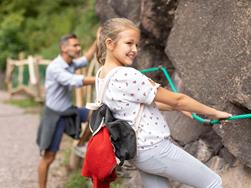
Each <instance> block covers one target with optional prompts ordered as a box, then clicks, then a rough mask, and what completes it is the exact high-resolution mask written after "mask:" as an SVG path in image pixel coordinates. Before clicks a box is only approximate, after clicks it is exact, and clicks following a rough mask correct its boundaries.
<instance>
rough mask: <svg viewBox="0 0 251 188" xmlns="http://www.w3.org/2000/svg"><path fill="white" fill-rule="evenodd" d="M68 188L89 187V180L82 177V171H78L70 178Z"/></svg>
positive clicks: (67, 183)
mask: <svg viewBox="0 0 251 188" xmlns="http://www.w3.org/2000/svg"><path fill="white" fill-rule="evenodd" d="M65 187H66V188H76V187H83V188H85V187H87V179H86V178H84V177H83V176H81V170H77V171H75V172H73V173H71V175H70V177H69V178H68V180H67V182H66V185H65Z"/></svg>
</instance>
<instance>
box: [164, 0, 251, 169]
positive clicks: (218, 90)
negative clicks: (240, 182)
mask: <svg viewBox="0 0 251 188" xmlns="http://www.w3.org/2000/svg"><path fill="white" fill-rule="evenodd" d="M240 2H242V3H240ZM250 21H251V2H249V1H245V2H244V1H233V0H223V1H217V0H212V1H202V0H200V1H196V2H195V1H192V0H189V1H187V0H186V1H185V0H183V1H179V5H178V8H177V10H176V14H175V22H174V27H173V28H172V31H171V34H170V35H169V38H168V41H167V45H166V53H167V54H168V57H169V59H170V60H171V61H172V63H173V64H174V67H175V69H176V71H177V72H178V73H179V75H180V76H181V79H182V81H183V82H184V85H185V86H188V87H186V88H187V90H188V91H189V93H190V94H191V95H192V96H193V97H194V98H196V99H198V100H199V101H201V102H203V103H205V104H207V105H210V106H213V107H216V108H218V109H221V110H226V111H229V112H231V113H233V114H243V113H250V112H251V108H250V100H251V95H250V94H251V79H250V78H251V56H250V49H251V45H250V38H251V33H250V31H251V30H250ZM250 125H251V120H250V119H247V120H241V121H238V122H237V121H235V122H231V123H228V124H227V126H224V127H223V128H220V126H214V129H215V130H216V131H217V133H218V134H219V135H220V136H221V137H222V140H223V144H224V145H225V146H226V147H227V148H228V150H229V151H230V152H231V153H232V154H233V155H234V156H235V157H237V158H239V159H240V160H241V161H242V162H243V163H244V164H246V165H248V166H250V167H251V164H250V162H251V152H250V151H248V149H247V146H248V145H250V144H251V140H250V138H251V134H250V129H251V126H250Z"/></svg>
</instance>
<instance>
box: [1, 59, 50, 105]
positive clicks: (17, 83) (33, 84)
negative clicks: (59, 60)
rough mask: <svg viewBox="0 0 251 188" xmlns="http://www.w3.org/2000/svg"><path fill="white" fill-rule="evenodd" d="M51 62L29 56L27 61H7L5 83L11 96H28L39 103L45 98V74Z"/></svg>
mask: <svg viewBox="0 0 251 188" xmlns="http://www.w3.org/2000/svg"><path fill="white" fill-rule="evenodd" d="M49 63H50V60H46V59H42V58H40V57H33V56H29V57H28V58H27V59H19V60H14V59H10V58H8V59H7V65H6V74H5V83H6V85H7V90H8V92H9V94H10V95H15V94H19V93H22V94H26V95H28V96H31V97H34V99H35V100H37V101H42V100H43V98H44V87H43V86H44V84H43V83H44V77H45V75H44V72H45V69H46V67H47V65H48V64H49Z"/></svg>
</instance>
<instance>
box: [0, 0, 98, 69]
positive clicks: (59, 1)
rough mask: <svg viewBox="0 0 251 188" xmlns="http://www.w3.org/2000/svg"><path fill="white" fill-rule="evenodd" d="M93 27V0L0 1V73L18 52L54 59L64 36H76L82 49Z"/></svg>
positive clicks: (93, 29) (90, 40) (93, 30)
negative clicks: (9, 59) (60, 40)
mask: <svg viewBox="0 0 251 188" xmlns="http://www.w3.org/2000/svg"><path fill="white" fill-rule="evenodd" d="M97 27H98V17H97V16H96V14H95V0H53V1H51V0H43V1H40V0H0V52H1V53H0V70H1V71H3V70H4V69H5V67H6V59H7V58H8V57H10V58H18V55H19V54H20V52H23V53H24V54H26V55H39V56H42V57H43V58H46V59H52V58H54V57H55V56H56V55H57V54H58V52H59V51H58V41H59V39H60V37H61V36H62V35H65V34H67V33H75V34H77V36H78V37H79V39H80V42H81V45H82V48H83V49H86V48H87V47H88V46H89V45H90V44H91V43H92V41H93V40H94V38H95V33H96V29H97Z"/></svg>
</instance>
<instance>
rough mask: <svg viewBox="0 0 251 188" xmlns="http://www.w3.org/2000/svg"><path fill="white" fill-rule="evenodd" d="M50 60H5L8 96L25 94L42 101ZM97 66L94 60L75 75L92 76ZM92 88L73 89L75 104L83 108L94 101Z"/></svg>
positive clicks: (35, 58) (33, 58)
mask: <svg viewBox="0 0 251 188" xmlns="http://www.w3.org/2000/svg"><path fill="white" fill-rule="evenodd" d="M50 62H51V60H48V59H43V58H41V57H33V56H29V57H28V58H27V59H19V60H14V59H10V58H8V59H7V66H6V74H5V83H6V85H7V90H8V92H9V94H10V95H11V96H12V95H15V94H20V93H22V94H25V95H27V96H30V97H33V98H34V99H35V100H36V101H44V94H45V92H44V81H45V70H46V67H47V66H48V64H49V63H50ZM99 67H100V66H99V64H98V63H97V62H96V59H95V58H94V59H93V60H92V61H91V62H90V63H89V65H88V67H86V68H82V69H80V70H78V71H77V74H83V75H85V76H94V75H95V73H96V71H97V69H98V68H99ZM94 96H95V89H94V86H86V87H83V88H77V89H75V104H76V106H79V107H81V106H83V105H84V104H85V103H86V102H91V101H92V100H94Z"/></svg>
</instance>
